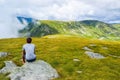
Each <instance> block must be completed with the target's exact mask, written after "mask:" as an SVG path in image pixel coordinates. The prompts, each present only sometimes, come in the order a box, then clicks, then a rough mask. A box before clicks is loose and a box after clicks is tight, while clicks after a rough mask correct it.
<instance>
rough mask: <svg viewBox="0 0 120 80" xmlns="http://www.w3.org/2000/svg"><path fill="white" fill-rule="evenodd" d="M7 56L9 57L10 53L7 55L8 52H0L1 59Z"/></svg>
mask: <svg viewBox="0 0 120 80" xmlns="http://www.w3.org/2000/svg"><path fill="white" fill-rule="evenodd" d="M7 55H8V53H6V52H0V57H5V56H7Z"/></svg>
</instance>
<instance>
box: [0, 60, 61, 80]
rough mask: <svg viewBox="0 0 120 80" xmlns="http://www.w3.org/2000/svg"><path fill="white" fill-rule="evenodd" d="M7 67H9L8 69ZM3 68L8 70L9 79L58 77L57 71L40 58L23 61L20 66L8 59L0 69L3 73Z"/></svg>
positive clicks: (29, 79) (32, 79)
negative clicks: (33, 60) (32, 60)
mask: <svg viewBox="0 0 120 80" xmlns="http://www.w3.org/2000/svg"><path fill="white" fill-rule="evenodd" d="M8 67H10V70H9V69H8ZM4 70H5V72H10V75H8V77H10V79H11V80H50V79H52V78H57V77H59V75H58V73H57V71H56V70H55V69H54V68H52V67H51V65H49V64H48V63H46V62H44V61H42V60H38V61H35V62H32V63H25V64H24V65H23V66H22V67H16V65H15V64H14V63H13V62H12V61H9V62H7V63H6V66H5V67H4V68H3V69H1V70H0V71H1V73H3V71H4ZM7 70H8V71H7ZM5 72H4V73H5Z"/></svg>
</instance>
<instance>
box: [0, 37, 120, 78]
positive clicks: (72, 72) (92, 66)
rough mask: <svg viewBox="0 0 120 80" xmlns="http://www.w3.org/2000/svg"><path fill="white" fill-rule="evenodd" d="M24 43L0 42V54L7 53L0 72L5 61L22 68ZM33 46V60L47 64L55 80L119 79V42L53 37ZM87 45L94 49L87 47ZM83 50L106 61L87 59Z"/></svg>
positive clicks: (21, 40)
mask: <svg viewBox="0 0 120 80" xmlns="http://www.w3.org/2000/svg"><path fill="white" fill-rule="evenodd" d="M25 40H26V39H25V38H11V39H1V40H0V52H8V53H9V55H8V56H7V57H2V58H0V68H2V67H3V66H4V61H8V60H12V61H14V62H15V63H16V64H17V65H18V66H21V65H22V61H21V57H22V45H23V44H25V43H26V41H25ZM33 43H34V44H35V45H36V55H37V60H44V61H46V62H48V63H49V64H51V65H52V66H53V67H54V68H55V69H56V70H57V72H58V73H59V75H60V77H59V78H57V79H55V80H119V79H120V58H119V56H120V47H119V46H120V42H117V41H101V40H90V39H85V38H80V37H70V36H58V35H56V36H45V37H42V38H33ZM90 44H95V45H96V46H90ZM85 46H87V47H89V48H91V49H92V50H93V51H94V52H97V53H100V54H102V55H104V56H105V57H106V58H105V59H91V58H90V57H88V56H87V55H86V54H85V53H84V52H85V50H84V49H83V47H85ZM103 47H107V48H108V49H104V48H103ZM111 55H112V56H111ZM114 56H115V57H114ZM73 59H79V61H73ZM79 71H80V72H81V73H79ZM5 76H6V75H3V74H0V80H5ZM6 80H7V79H6Z"/></svg>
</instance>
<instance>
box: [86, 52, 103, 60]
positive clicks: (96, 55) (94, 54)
mask: <svg viewBox="0 0 120 80" xmlns="http://www.w3.org/2000/svg"><path fill="white" fill-rule="evenodd" d="M85 54H87V55H88V56H89V57H91V58H96V59H103V58H105V57H104V56H102V55H101V54H99V53H94V52H90V51H86V52H85Z"/></svg>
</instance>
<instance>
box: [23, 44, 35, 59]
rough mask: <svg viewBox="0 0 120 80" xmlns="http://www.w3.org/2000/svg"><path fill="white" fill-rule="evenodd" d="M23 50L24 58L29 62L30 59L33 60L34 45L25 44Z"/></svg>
mask: <svg viewBox="0 0 120 80" xmlns="http://www.w3.org/2000/svg"><path fill="white" fill-rule="evenodd" d="M23 50H25V53H26V55H25V58H26V59H27V60H30V59H34V58H35V57H36V56H35V52H34V51H35V45H34V44H31V43H27V44H24V45H23Z"/></svg>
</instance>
